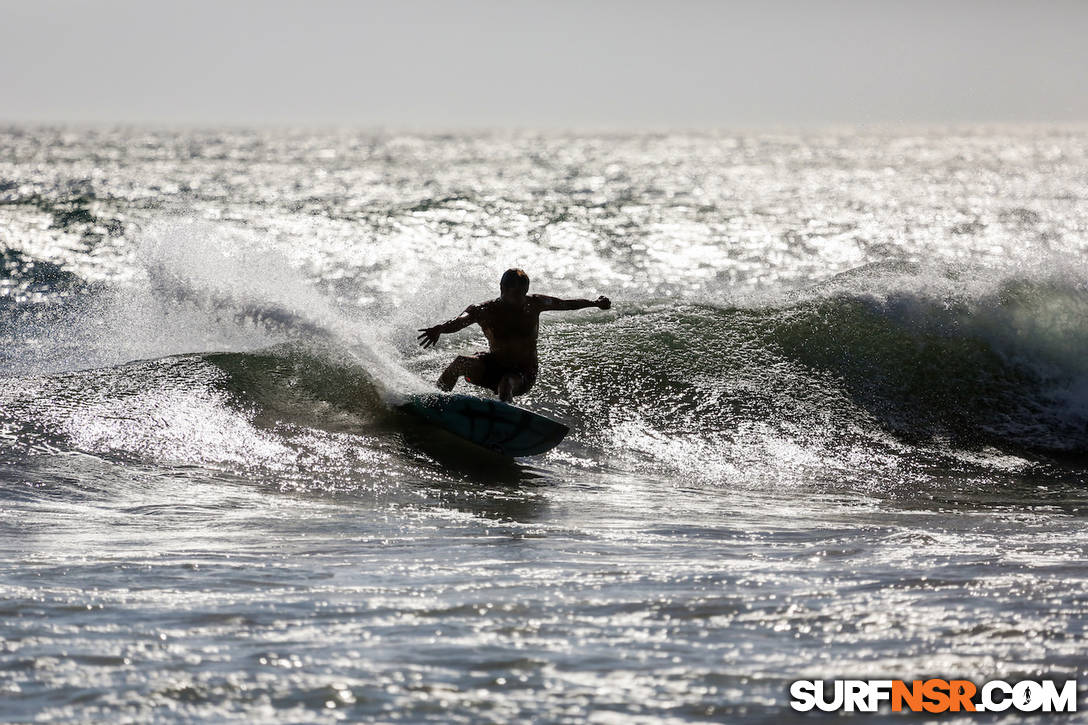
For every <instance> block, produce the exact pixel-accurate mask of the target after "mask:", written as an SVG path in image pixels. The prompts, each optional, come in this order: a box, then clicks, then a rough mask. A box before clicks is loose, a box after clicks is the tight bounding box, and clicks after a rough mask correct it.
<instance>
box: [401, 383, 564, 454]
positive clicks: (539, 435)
mask: <svg viewBox="0 0 1088 725" xmlns="http://www.w3.org/2000/svg"><path fill="white" fill-rule="evenodd" d="M399 407H400V408H401V409H402V410H404V411H407V412H408V413H411V414H412V415H415V416H417V417H419V418H422V419H423V420H425V421H427V422H428V423H431V424H433V425H436V426H438V427H440V428H442V429H443V430H446V431H449V432H450V433H452V434H454V435H455V436H458V437H460V438H464V439H465V440H467V441H471V442H472V443H475V444H476V445H479V446H483V447H484V448H487V449H488V450H491V451H495V452H496V453H500V454H502V455H505V456H512V457H520V456H535V455H537V454H540V453H545V452H546V451H550V450H551V449H552V448H555V447H556V446H557V445H559V442H560V441H562V440H563V438H564V436H566V435H567V433H569V432H570V428H568V427H567V426H565V425H563V424H562V423H560V422H559V421H556V420H552V419H551V418H547V417H545V416H543V415H538V414H536V413H533V412H532V411H529V410H525V409H524V408H519V407H517V406H515V405H509V404H507V403H504V402H502V401H500V400H493V399H488V398H477V397H475V396H472V395H450V394H445V393H434V394H428V395H413V396H411V397H409V398H408V399H407V401H406V402H404V403H403V404H402V405H400V406H399Z"/></svg>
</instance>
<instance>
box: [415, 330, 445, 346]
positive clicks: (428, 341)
mask: <svg viewBox="0 0 1088 725" xmlns="http://www.w3.org/2000/svg"><path fill="white" fill-rule="evenodd" d="M419 332H420V335H419V337H417V338H416V339H417V340H419V344H420V345H421V346H422V347H423V348H424V349H426V348H428V347H434V346H435V345H437V344H438V336H439V335H441V334H442V333H441V332H439V331H438V325H435V326H434V327H421V328H419Z"/></svg>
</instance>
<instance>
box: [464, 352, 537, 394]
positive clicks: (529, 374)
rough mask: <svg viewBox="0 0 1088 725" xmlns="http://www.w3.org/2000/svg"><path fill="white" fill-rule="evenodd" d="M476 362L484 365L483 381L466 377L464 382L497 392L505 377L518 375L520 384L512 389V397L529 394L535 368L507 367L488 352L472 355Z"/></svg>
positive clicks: (534, 375)
mask: <svg viewBox="0 0 1088 725" xmlns="http://www.w3.org/2000/svg"><path fill="white" fill-rule="evenodd" d="M473 357H474V358H476V359H477V360H482V361H483V363H484V375H483V379H481V380H476V379H474V378H470V377H468V376H467V375H466V376H465V380H467V381H469V382H470V383H472V384H473V385H479V386H480V387H481V388H487V389H488V390H491V391H492V392H495V393H498V392H499V383H501V382H502V379H503V378H504V377H506V376H507V375H520V376H521V379H522V381H523V382H522V384H521V385H520V386H519V387H517V388H515V389H514V395H524V394H525V393H527V392H529V389H530V388H532V387H533V385H534V384H535V383H536V374H537V369H536V367H533V368H526V367H522V366H520V365H509V364H504V363H503V362H501V361H499V360H497V359H496V358H495V355H494V354H493V353H490V352H478V353H476V354H475V355H473Z"/></svg>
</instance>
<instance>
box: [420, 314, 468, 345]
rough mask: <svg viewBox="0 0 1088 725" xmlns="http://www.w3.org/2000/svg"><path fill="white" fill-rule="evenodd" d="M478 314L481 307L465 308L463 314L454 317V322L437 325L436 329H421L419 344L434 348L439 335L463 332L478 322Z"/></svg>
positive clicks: (447, 321) (449, 321) (448, 321)
mask: <svg viewBox="0 0 1088 725" xmlns="http://www.w3.org/2000/svg"><path fill="white" fill-rule="evenodd" d="M478 312H479V307H478V306H477V305H469V306H468V307H466V308H465V311H464V312H462V313H461V314H460V315H458V316H457V317H454V318H453V319H452V320H446V321H445V322H443V323H441V324H438V325H435V326H434V327H421V328H419V332H420V334H419V337H417V338H416V339H417V340H419V344H420V345H422V346H423V347H433V346H434V345H436V344H438V336H439V335H448V334H450V333H451V332H457V331H458V330H463V329H465V328H466V327H468V326H469V325H472V324H474V323H476V322H478V320H477V313H478Z"/></svg>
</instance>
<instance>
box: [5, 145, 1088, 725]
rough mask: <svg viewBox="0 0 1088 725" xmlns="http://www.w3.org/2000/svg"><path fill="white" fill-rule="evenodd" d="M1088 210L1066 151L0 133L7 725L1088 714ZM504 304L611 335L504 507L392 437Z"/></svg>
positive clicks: (546, 370) (508, 471)
mask: <svg viewBox="0 0 1088 725" xmlns="http://www.w3.org/2000/svg"><path fill="white" fill-rule="evenodd" d="M1086 200H1088V129H1084V128H1077V127H1008V126H1006V127H977V128H921V129H896V130H882V129H840V130H831V131H823V132H806V133H797V134H790V133H784V132H783V133H763V134H761V133H755V132H750V133H727V132H721V133H714V134H691V133H689V134H682V133H677V134H656V135H650V134H641V135H640V134H627V135H624V134H616V135H579V134H558V133H553V134H540V133H529V132H523V133H510V134H502V133H492V134H446V135H416V134H398V133H392V132H388V133H366V132H358V131H326V132H314V131H297V132H293V131H269V130H262V131H245V130H237V129H235V130H231V129H210V130H192V129H186V130H164V129H140V128H115V129H106V128H101V129H78V128H76V129H69V128H43V127H7V128H3V129H0V253H2V257H0V616H2V624H0V640H2V642H0V720H3V721H32V720H48V721H52V722H86V721H111V722H131V721H169V720H181V721H186V722H225V721H234V722H326V721H328V722H332V721H338V720H342V721H367V720H370V721H380V722H398V721H404V722H420V721H431V722H442V723H461V722H464V723H467V722H519V721H521V722H526V721H535V722H558V723H567V722H569V723H575V722H587V721H588V722H600V723H612V722H615V723H619V722H623V723H639V722H644V723H657V722H719V721H723V722H781V721H787V720H790V719H791V717H792V713H791V711H790V710H789V709H788V700H789V696H788V684H789V683H790V682H791V681H792V680H795V679H814V678H829V679H831V678H842V677H856V676H862V677H888V678H903V679H909V678H915V677H925V676H942V677H956V678H966V679H972V680H975V681H978V682H981V681H984V680H988V679H1005V680H1016V679H1024V678H1031V679H1040V678H1046V677H1053V678H1057V679H1062V680H1064V679H1073V678H1079V679H1080V681H1081V688H1082V689H1081V697H1084V696H1085V687H1088V651H1086V645H1085V642H1086V641H1088V563H1086V559H1088V526H1086V523H1088V489H1086V484H1088V254H1086V252H1088V203H1086ZM510 266H520V267H522V268H524V269H525V270H526V271H527V272H528V273H529V275H530V277H531V278H532V290H531V291H533V292H540V293H545V294H553V295H560V296H577V297H590V298H593V297H596V296H597V295H599V294H605V295H608V296H610V297H611V298H612V300H613V307H612V309H611V310H609V311H599V310H595V309H592V310H583V311H578V312H568V313H546V315H545V317H544V319H543V321H542V326H541V331H542V336H541V355H542V371H541V375H540V380H539V382H538V384H537V387H536V388H535V389H534V390H533V391H532V392H531V393H530V394H529V395H528V396H526V397H525V398H522V399H519V402H520V403H521V404H523V405H525V406H527V407H529V408H531V409H533V410H536V411H539V412H543V413H546V414H548V415H552V416H554V417H557V418H559V419H561V420H563V421H565V422H567V423H568V424H569V425H570V426H571V427H572V432H571V434H570V436H569V437H568V439H567V440H566V441H565V442H564V443H563V444H562V445H561V446H560V447H559V448H557V449H556V450H554V451H552V452H550V453H548V454H546V455H544V456H539V457H535V458H532V459H524V460H518V461H516V462H503V461H496V460H491V459H489V458H486V457H485V458H481V456H480V455H478V454H477V453H475V452H474V451H472V450H471V449H469V448H468V447H466V446H464V445H461V444H458V443H456V442H455V441H451V440H448V439H445V438H443V437H442V436H440V435H439V434H437V433H436V432H435V431H433V430H431V429H428V428H426V427H424V426H422V425H420V424H418V423H417V422H415V421H413V420H411V419H408V418H406V417H404V416H403V415H402V414H401V413H399V412H398V411H397V410H396V409H395V407H394V406H393V405H392V401H395V400H396V399H397V398H398V396H402V395H404V394H406V393H411V392H414V391H421V390H427V389H429V388H430V386H431V385H432V383H433V380H434V378H435V377H436V376H437V374H438V373H439V372H440V370H441V369H442V367H443V365H444V364H445V363H446V362H447V361H448V360H449V359H450V358H451V357H452V356H453V355H455V354H457V353H461V352H466V351H473V350H478V349H481V348H482V346H483V345H484V344H485V341H484V340H483V338H482V335H480V334H479V331H478V329H476V328H472V329H470V330H466V331H465V332H462V333H459V334H457V335H454V336H449V337H443V339H442V341H441V343H440V344H439V346H438V348H437V349H434V350H428V351H423V350H421V349H420V348H418V347H417V346H416V343H415V335H416V332H415V330H416V328H419V327H423V326H424V325H427V324H433V323H435V322H438V321H441V320H444V319H448V318H449V317H452V316H454V315H456V314H458V313H459V312H460V311H461V310H462V309H463V308H464V307H465V306H466V305H467V304H469V303H471V302H476V301H480V300H483V299H488V298H490V297H493V296H495V295H496V294H497V280H498V277H499V275H500V274H501V272H502V271H503V270H504V269H506V268H507V267H510ZM461 385H462V386H464V385H465V384H464V383H462V384H461ZM464 389H465V388H462V390H464ZM949 720H950V721H951V720H952V719H951V718H950V719H949ZM972 721H975V720H974V719H973V720H972Z"/></svg>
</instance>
